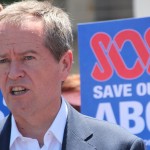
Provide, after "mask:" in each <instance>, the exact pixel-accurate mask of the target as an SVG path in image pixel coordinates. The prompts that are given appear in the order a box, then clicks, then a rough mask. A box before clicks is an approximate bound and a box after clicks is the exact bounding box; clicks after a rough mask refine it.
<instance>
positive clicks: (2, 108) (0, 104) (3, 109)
mask: <svg viewBox="0 0 150 150" xmlns="http://www.w3.org/2000/svg"><path fill="white" fill-rule="evenodd" d="M8 113H9V110H8V108H7V106H6V103H5V100H4V98H3V95H2V93H1V92H0V121H1V120H2V119H3V118H4V117H5V116H7V115H8Z"/></svg>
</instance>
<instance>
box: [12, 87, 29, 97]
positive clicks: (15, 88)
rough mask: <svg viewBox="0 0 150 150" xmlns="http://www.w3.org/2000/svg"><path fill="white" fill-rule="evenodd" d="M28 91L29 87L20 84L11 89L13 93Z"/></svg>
mask: <svg viewBox="0 0 150 150" xmlns="http://www.w3.org/2000/svg"><path fill="white" fill-rule="evenodd" d="M27 91H28V89H26V88H24V87H20V86H17V87H13V88H12V89H11V91H10V93H11V94H12V95H15V96H17V95H22V94H25V93H26V92H27Z"/></svg>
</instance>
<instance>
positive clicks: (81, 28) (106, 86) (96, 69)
mask: <svg viewBox="0 0 150 150" xmlns="http://www.w3.org/2000/svg"><path fill="white" fill-rule="evenodd" d="M78 40H79V41H78V43H79V55H80V56H79V61H80V74H81V100H82V101H81V102H82V105H81V112H82V113H84V114H86V115H89V116H92V117H96V118H98V119H100V120H107V121H110V122H113V123H117V124H119V125H121V126H122V127H125V128H126V129H128V130H129V131H130V132H131V133H133V134H136V135H137V136H139V137H141V138H142V139H143V140H144V141H145V143H146V145H147V148H148V149H149V150H150V136H149V135H150V101H149V100H150V18H133V19H122V20H112V21H104V22H96V23H86V24H79V25H78Z"/></svg>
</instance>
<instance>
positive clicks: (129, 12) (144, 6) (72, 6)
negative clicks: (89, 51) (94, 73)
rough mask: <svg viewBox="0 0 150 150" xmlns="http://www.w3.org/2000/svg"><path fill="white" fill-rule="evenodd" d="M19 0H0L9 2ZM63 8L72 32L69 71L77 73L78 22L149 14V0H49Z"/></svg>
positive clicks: (3, 2) (0, 1)
mask: <svg viewBox="0 0 150 150" xmlns="http://www.w3.org/2000/svg"><path fill="white" fill-rule="evenodd" d="M14 1H19V0H0V3H2V4H9V3H12V2H14ZM41 1H42V0H41ZM49 1H53V3H54V4H55V5H56V6H59V7H61V8H63V9H64V10H65V11H67V12H68V13H69V15H70V17H71V20H72V25H73V33H74V44H73V49H74V64H73V69H72V72H71V73H79V62H78V46H77V25H78V23H86V22H95V21H104V20H113V19H123V18H131V17H146V16H150V8H149V6H150V0H122V1H121V0H49Z"/></svg>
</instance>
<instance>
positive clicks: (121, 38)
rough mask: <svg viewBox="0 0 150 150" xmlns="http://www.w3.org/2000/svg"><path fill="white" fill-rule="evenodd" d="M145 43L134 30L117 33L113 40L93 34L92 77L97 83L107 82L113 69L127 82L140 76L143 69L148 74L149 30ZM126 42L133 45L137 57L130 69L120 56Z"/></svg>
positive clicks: (104, 35) (103, 35)
mask: <svg viewBox="0 0 150 150" xmlns="http://www.w3.org/2000/svg"><path fill="white" fill-rule="evenodd" d="M145 41H146V42H145ZM145 41H144V40H143V39H142V37H141V35H140V34H139V33H138V32H137V31H136V30H129V29H128V30H122V31H120V32H118V33H117V34H116V36H115V37H114V39H113V40H112V39H111V37H110V36H109V35H108V34H107V33H104V32H100V33H97V34H95V35H94V36H93V37H92V38H91V48H92V50H93V53H94V55H95V57H96V59H97V63H96V64H95V65H94V67H93V71H92V77H93V78H94V79H95V80H98V81H104V80H108V79H109V78H110V77H111V76H112V75H113V68H114V69H115V71H116V72H117V74H118V76H120V77H121V78H124V79H129V80H130V79H135V78H138V77H139V76H141V75H142V74H143V73H144V71H145V68H146V69H147V72H148V73H149V74H150V65H149V63H148V62H149V58H150V57H149V55H150V54H149V51H148V48H150V29H148V30H147V31H146V32H145ZM126 42H130V43H131V44H132V45H133V47H134V50H135V52H136V53H137V56H138V57H137V59H136V60H135V62H134V64H133V65H132V67H131V68H129V67H128V66H127V65H126V62H124V60H123V58H122V56H121V54H120V52H121V50H122V47H123V46H124V44H125V43H126ZM131 57H132V56H131ZM110 62H111V63H110ZM112 64H113V66H112Z"/></svg>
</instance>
